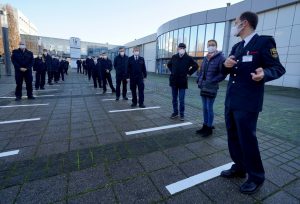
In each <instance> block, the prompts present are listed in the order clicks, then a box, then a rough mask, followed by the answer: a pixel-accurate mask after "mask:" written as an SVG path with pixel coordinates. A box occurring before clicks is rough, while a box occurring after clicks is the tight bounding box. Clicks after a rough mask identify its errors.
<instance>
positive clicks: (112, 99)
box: [102, 98, 132, 101]
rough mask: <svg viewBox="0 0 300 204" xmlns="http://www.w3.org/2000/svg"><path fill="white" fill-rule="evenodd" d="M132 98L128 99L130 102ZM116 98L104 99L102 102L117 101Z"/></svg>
mask: <svg viewBox="0 0 300 204" xmlns="http://www.w3.org/2000/svg"><path fill="white" fill-rule="evenodd" d="M131 99H132V98H128V100H131ZM115 100H116V99H115V98H106V99H102V101H115ZM122 100H123V99H120V101H122Z"/></svg>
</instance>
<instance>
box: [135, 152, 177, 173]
mask: <svg viewBox="0 0 300 204" xmlns="http://www.w3.org/2000/svg"><path fill="white" fill-rule="evenodd" d="M139 161H140V162H141V164H142V166H143V167H144V168H145V170H146V171H147V172H151V171H154V170H158V169H161V168H165V167H167V166H171V165H172V162H171V161H170V160H169V159H168V158H167V157H166V156H165V155H164V154H163V153H162V152H153V153H150V154H147V155H145V156H141V157H139Z"/></svg>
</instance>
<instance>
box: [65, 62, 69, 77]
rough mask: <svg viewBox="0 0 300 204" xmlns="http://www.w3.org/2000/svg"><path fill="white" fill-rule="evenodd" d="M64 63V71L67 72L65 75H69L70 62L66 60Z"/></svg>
mask: <svg viewBox="0 0 300 204" xmlns="http://www.w3.org/2000/svg"><path fill="white" fill-rule="evenodd" d="M64 61H65V69H64V70H65V74H66V75H68V69H69V61H68V59H65V60H64Z"/></svg>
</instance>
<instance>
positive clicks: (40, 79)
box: [35, 70, 46, 89]
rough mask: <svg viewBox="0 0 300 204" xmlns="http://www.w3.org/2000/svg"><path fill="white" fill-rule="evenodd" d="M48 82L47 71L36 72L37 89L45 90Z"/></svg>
mask: <svg viewBox="0 0 300 204" xmlns="http://www.w3.org/2000/svg"><path fill="white" fill-rule="evenodd" d="M45 80H46V71H45V70H44V71H36V73H35V88H36V89H39V88H44V86H45Z"/></svg>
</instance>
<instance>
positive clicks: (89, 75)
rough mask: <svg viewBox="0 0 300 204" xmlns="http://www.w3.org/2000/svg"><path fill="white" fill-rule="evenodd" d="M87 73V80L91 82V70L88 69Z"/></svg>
mask: <svg viewBox="0 0 300 204" xmlns="http://www.w3.org/2000/svg"><path fill="white" fill-rule="evenodd" d="M87 72H88V78H89V80H91V76H92V70H91V69H88V70H87Z"/></svg>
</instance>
